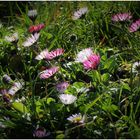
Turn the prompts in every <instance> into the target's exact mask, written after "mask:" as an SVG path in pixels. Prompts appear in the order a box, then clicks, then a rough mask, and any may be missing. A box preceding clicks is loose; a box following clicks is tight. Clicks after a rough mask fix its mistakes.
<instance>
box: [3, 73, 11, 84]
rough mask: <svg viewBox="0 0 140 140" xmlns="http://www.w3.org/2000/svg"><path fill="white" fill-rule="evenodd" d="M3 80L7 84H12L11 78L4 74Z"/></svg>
mask: <svg viewBox="0 0 140 140" xmlns="http://www.w3.org/2000/svg"><path fill="white" fill-rule="evenodd" d="M3 79H4V80H5V81H6V82H7V83H12V81H13V80H12V79H11V77H10V76H9V75H7V74H4V75H3Z"/></svg>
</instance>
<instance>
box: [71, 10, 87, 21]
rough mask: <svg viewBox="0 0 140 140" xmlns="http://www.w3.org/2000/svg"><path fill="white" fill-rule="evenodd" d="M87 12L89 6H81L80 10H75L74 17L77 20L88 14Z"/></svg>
mask: <svg viewBox="0 0 140 140" xmlns="http://www.w3.org/2000/svg"><path fill="white" fill-rule="evenodd" d="M87 12H88V8H87V7H83V8H80V9H79V10H78V11H76V12H74V14H73V16H72V19H73V20H77V19H79V18H81V17H82V16H83V15H84V14H86V13H87Z"/></svg>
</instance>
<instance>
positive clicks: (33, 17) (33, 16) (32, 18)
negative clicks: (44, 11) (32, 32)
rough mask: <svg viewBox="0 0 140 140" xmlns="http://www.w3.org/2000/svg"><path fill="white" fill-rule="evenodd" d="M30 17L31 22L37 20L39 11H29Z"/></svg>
mask: <svg viewBox="0 0 140 140" xmlns="http://www.w3.org/2000/svg"><path fill="white" fill-rule="evenodd" d="M28 17H29V18H30V19H31V20H33V21H34V20H35V19H36V17H37V10H36V9H34V10H29V11H28Z"/></svg>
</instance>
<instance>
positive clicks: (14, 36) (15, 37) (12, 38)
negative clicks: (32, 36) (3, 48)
mask: <svg viewBox="0 0 140 140" xmlns="http://www.w3.org/2000/svg"><path fill="white" fill-rule="evenodd" d="M5 40H6V41H7V42H11V43H12V42H17V41H18V33H17V32H16V33H14V34H12V35H11V36H5Z"/></svg>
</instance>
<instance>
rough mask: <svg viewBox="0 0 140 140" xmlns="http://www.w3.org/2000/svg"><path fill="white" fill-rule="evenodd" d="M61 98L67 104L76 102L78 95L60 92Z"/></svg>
mask: <svg viewBox="0 0 140 140" xmlns="http://www.w3.org/2000/svg"><path fill="white" fill-rule="evenodd" d="M59 99H60V100H61V102H62V103H63V104H65V105H69V104H72V103H74V102H75V101H76V100H77V97H76V96H74V95H71V94H60V95H59Z"/></svg>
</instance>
